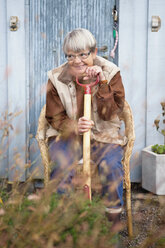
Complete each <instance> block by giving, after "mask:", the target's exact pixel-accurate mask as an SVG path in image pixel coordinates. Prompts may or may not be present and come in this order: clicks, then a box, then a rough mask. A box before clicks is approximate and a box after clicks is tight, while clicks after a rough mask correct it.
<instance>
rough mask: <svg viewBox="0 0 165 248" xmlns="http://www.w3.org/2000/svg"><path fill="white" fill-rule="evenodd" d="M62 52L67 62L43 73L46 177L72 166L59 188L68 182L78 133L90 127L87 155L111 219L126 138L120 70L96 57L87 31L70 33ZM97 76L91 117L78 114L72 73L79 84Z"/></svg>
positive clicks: (118, 200)
mask: <svg viewBox="0 0 165 248" xmlns="http://www.w3.org/2000/svg"><path fill="white" fill-rule="evenodd" d="M63 51H64V53H65V56H66V59H67V62H66V63H65V64H63V65H61V66H60V67H58V68H55V69H53V70H51V71H49V72H48V76H49V80H48V83H47V96H46V119H47V121H48V123H49V124H50V128H49V129H48V131H47V135H48V136H49V147H50V156H51V160H52V161H55V165H54V168H53V170H52V173H51V178H58V176H59V175H60V172H65V171H66V168H67V169H68V168H71V170H70V172H69V175H67V176H66V177H65V175H64V178H65V179H64V180H63V181H62V183H60V185H59V188H58V191H59V192H61V191H65V186H66V185H67V186H68V185H72V179H73V177H74V173H75V172H74V169H73V168H72V167H71V165H73V163H74V162H75V161H78V160H79V159H80V158H81V156H82V149H81V139H82V134H83V133H84V132H87V131H88V130H89V129H91V144H92V145H91V158H92V160H93V161H94V162H95V164H97V165H98V169H99V174H100V176H101V182H102V196H103V197H104V199H105V207H106V212H108V213H109V216H112V218H113V216H116V215H118V214H119V213H120V212H121V207H122V205H123V199H122V195H123V185H122V182H123V181H122V180H123V169H122V164H121V159H122V155H123V148H122V147H123V146H124V145H125V144H126V137H121V136H120V134H119V129H120V125H121V123H120V121H119V117H118V115H119V114H120V112H121V111H122V109H123V104H124V98H125V94H124V87H123V84H122V79H121V76H120V70H119V68H118V67H117V66H116V65H115V64H113V63H112V62H110V61H108V60H105V59H103V58H102V57H99V56H97V48H96V40H95V38H94V36H93V35H92V34H91V33H90V32H89V31H88V30H86V29H75V30H73V31H72V32H69V33H68V34H67V35H66V37H65V39H64V44H63ZM97 75H99V84H98V85H97V86H95V87H93V89H92V120H88V119H86V118H85V117H84V116H83V99H84V93H83V89H82V87H81V86H79V85H77V84H76V77H78V79H79V81H80V82H81V83H89V82H90V81H95V79H96V76H97ZM57 137H58V138H57ZM77 141H79V143H78V144H79V145H77ZM64 185H65V186H64Z"/></svg>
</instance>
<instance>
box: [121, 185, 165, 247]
mask: <svg viewBox="0 0 165 248" xmlns="http://www.w3.org/2000/svg"><path fill="white" fill-rule="evenodd" d="M132 215H133V234H134V237H133V239H132V240H130V239H129V238H128V233H127V228H124V229H123V230H122V231H121V239H122V243H123V245H122V247H123V248H125V247H131V248H135V247H146V248H155V247H165V196H158V195H155V194H152V193H150V192H148V191H146V190H144V189H142V187H141V185H140V184H132ZM126 219H127V217H126V211H125V210H123V212H122V216H121V220H122V222H123V224H124V226H125V227H126ZM159 237H161V238H159ZM157 238H158V240H160V239H161V240H160V241H158V240H156V239H157Z"/></svg>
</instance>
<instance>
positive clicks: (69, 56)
mask: <svg viewBox="0 0 165 248" xmlns="http://www.w3.org/2000/svg"><path fill="white" fill-rule="evenodd" d="M90 54H91V52H88V53H80V54H77V55H75V54H66V55H65V58H66V59H67V60H68V61H73V60H75V59H76V57H78V58H79V59H80V60H84V59H87V58H88V57H89V55H90Z"/></svg>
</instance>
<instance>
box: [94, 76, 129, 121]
mask: <svg viewBox="0 0 165 248" xmlns="http://www.w3.org/2000/svg"><path fill="white" fill-rule="evenodd" d="M96 99H97V110H98V114H99V116H100V118H101V119H103V120H105V121H108V120H110V118H111V116H112V115H113V114H115V113H119V112H121V111H122V109H123V106H124V100H125V91H124V86H123V83H122V79H121V75H120V72H118V73H117V74H116V75H115V76H114V77H113V78H112V79H111V81H110V82H109V84H103V85H100V87H99V90H98V92H97V94H96Z"/></svg>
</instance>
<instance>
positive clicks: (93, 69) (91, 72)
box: [83, 65, 105, 81]
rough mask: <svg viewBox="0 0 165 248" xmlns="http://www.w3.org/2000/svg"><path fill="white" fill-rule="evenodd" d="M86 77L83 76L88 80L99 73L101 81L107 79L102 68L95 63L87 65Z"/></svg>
mask: <svg viewBox="0 0 165 248" xmlns="http://www.w3.org/2000/svg"><path fill="white" fill-rule="evenodd" d="M85 74H86V75H85V77H84V78H83V80H88V79H91V78H95V77H96V76H97V75H98V74H99V78H100V81H103V80H105V77H104V74H103V71H102V68H101V67H100V66H98V65H94V66H89V67H87V69H86V71H85Z"/></svg>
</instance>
